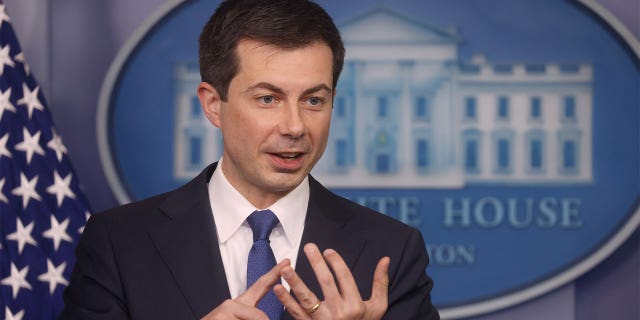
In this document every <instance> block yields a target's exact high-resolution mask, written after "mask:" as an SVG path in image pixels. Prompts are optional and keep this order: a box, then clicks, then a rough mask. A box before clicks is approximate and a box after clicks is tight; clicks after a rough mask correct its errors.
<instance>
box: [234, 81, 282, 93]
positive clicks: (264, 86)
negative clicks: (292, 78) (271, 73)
mask: <svg viewBox="0 0 640 320" xmlns="http://www.w3.org/2000/svg"><path fill="white" fill-rule="evenodd" d="M255 89H267V90H269V91H273V92H275V93H277V94H284V90H282V88H279V87H277V86H274V85H272V84H271V83H268V82H258V83H256V84H254V85H252V86H250V87H248V88H247V90H244V92H243V93H246V92H250V91H253V90H255Z"/></svg>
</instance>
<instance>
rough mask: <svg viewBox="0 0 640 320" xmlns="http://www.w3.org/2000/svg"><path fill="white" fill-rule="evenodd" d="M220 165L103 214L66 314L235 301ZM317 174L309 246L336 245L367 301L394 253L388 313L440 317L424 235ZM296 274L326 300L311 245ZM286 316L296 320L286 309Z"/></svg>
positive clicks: (166, 311)
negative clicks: (214, 187)
mask: <svg viewBox="0 0 640 320" xmlns="http://www.w3.org/2000/svg"><path fill="white" fill-rule="evenodd" d="M215 168H216V164H212V165H210V166H209V167H207V168H206V169H205V170H204V171H203V172H202V173H201V174H200V175H199V176H197V177H196V178H195V179H193V180H192V181H190V182H189V183H187V184H186V185H184V186H182V187H181V188H179V189H176V190H174V191H171V192H169V193H165V194H162V195H159V196H155V197H152V198H149V199H146V200H142V201H139V202H135V203H131V204H128V205H124V206H120V207H116V208H114V209H110V210H108V211H106V212H104V213H99V214H95V215H93V216H92V217H91V219H90V220H89V222H88V224H87V226H86V227H85V229H84V233H83V236H82V238H81V240H80V243H79V244H78V248H77V250H76V258H77V261H76V265H75V267H74V270H73V273H72V276H71V281H70V284H69V286H68V287H67V289H66V290H65V292H64V300H65V309H64V311H63V313H62V314H61V316H60V319H96V320H97V319H200V318H202V317H203V316H205V315H206V314H207V313H209V312H210V311H211V310H213V309H214V308H215V307H216V306H218V305H219V304H221V303H222V302H223V301H224V300H226V299H229V297H230V295H229V289H228V286H227V280H226V277H225V272H224V267H223V264H222V260H221V258H220V250H219V247H218V240H217V236H216V231H215V230H216V228H215V224H214V221H213V215H212V213H211V206H210V203H209V195H208V190H207V182H208V181H209V179H210V178H211V175H212V173H213V171H214V170H215ZM309 181H310V199H309V207H308V211H307V217H306V222H305V228H304V231H303V235H302V244H305V243H308V242H314V243H316V244H317V245H318V247H319V248H320V250H324V249H326V248H333V249H335V250H336V251H337V252H338V253H339V254H340V255H341V256H342V257H343V258H344V260H345V261H346V263H347V265H348V266H349V267H350V268H351V270H352V273H353V275H354V278H355V280H356V282H357V285H358V288H359V290H360V294H361V295H362V297H363V298H364V299H365V300H366V299H368V298H369V296H370V294H371V283H372V280H373V271H374V269H375V266H376V264H377V262H378V260H379V259H380V258H382V257H384V256H389V257H390V258H391V265H390V269H389V280H390V283H389V285H390V287H389V309H388V311H387V313H386V315H385V318H384V319H394V320H407V319H439V316H438V313H437V311H436V309H435V308H434V307H433V306H432V304H431V297H430V291H431V288H432V286H433V284H432V281H431V279H430V278H429V277H428V276H427V275H426V274H425V268H426V267H427V265H428V262H429V258H428V256H427V253H426V250H425V245H424V241H423V238H422V236H421V234H420V232H418V231H417V230H415V229H413V228H410V227H409V226H407V225H405V224H402V223H400V222H398V221H396V220H394V219H392V218H389V217H386V216H384V215H382V214H380V213H377V212H374V211H372V210H370V209H368V208H365V207H362V206H359V205H357V204H355V203H353V202H350V201H348V200H346V199H343V198H341V197H338V196H336V195H334V194H333V193H331V192H330V191H328V190H327V189H325V188H324V187H323V186H321V185H320V184H319V183H318V182H317V181H316V180H315V179H313V178H310V179H309ZM300 247H301V250H302V245H301V246H300ZM296 272H297V273H298V274H299V275H300V277H301V278H302V279H303V280H304V282H305V283H306V284H307V286H309V288H310V289H311V290H312V291H313V292H314V293H315V294H316V295H317V296H318V298H320V299H321V300H322V291H321V290H320V287H319V285H318V283H317V281H316V278H315V276H314V274H313V271H312V269H311V266H310V265H309V262H308V261H307V259H306V256H305V255H304V253H303V252H300V253H299V254H298V261H297V263H296ZM284 318H285V319H291V317H290V315H289V314H288V313H286V312H285V316H284Z"/></svg>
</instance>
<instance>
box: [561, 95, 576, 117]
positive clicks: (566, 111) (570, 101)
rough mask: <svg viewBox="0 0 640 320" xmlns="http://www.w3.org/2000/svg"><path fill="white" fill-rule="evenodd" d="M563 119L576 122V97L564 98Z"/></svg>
mask: <svg viewBox="0 0 640 320" xmlns="http://www.w3.org/2000/svg"><path fill="white" fill-rule="evenodd" d="M562 119H563V120H565V121H575V120H576V98H575V97H573V96H566V97H564V105H563V109H562Z"/></svg>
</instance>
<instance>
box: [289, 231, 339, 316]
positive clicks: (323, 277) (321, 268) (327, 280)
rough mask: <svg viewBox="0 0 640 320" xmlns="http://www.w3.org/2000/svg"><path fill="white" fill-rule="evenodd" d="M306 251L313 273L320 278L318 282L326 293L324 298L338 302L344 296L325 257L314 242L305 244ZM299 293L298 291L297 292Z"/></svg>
mask: <svg viewBox="0 0 640 320" xmlns="http://www.w3.org/2000/svg"><path fill="white" fill-rule="evenodd" d="M304 253H305V255H306V256H307V259H308V260H309V263H310V264H311V268H312V269H313V273H315V275H316V279H318V284H320V288H321V289H322V294H324V299H325V301H327V302H328V303H330V304H333V303H337V302H338V301H339V300H340V299H341V298H342V297H341V296H340V292H339V291H338V287H337V286H336V282H335V280H334V279H333V274H332V273H331V271H330V270H329V267H328V266H327V263H326V262H325V261H324V257H322V254H321V253H320V250H318V247H317V246H316V245H315V244H313V243H307V244H306V245H305V246H304ZM296 295H297V293H296Z"/></svg>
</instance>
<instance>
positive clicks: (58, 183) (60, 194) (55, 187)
mask: <svg viewBox="0 0 640 320" xmlns="http://www.w3.org/2000/svg"><path fill="white" fill-rule="evenodd" d="M70 184H71V173H69V174H68V175H67V176H66V177H64V179H62V178H61V177H60V175H59V174H58V171H54V172H53V184H52V185H51V186H49V187H47V192H48V193H50V194H55V195H56V200H58V207H60V206H61V205H62V201H64V197H69V198H71V199H75V198H76V194H75V193H73V191H71V188H70V187H69V185H70Z"/></svg>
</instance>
